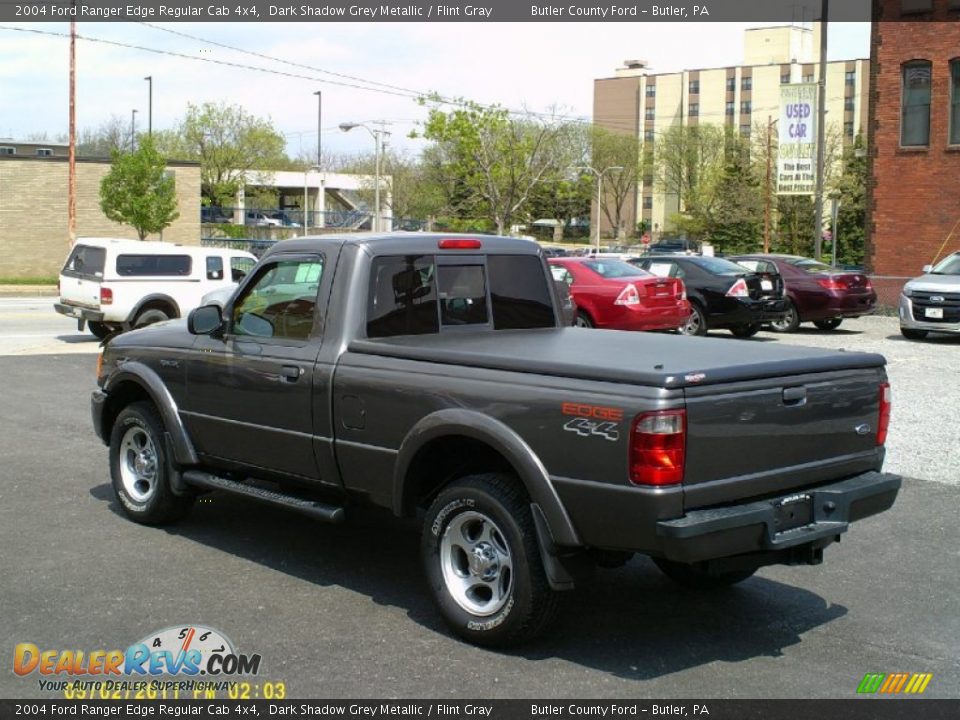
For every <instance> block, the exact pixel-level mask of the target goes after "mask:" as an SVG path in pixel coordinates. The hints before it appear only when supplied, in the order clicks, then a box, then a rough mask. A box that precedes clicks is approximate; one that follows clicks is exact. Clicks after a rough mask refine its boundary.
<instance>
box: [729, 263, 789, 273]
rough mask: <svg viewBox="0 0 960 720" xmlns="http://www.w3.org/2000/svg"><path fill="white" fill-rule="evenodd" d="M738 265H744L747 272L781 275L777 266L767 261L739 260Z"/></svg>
mask: <svg viewBox="0 0 960 720" xmlns="http://www.w3.org/2000/svg"><path fill="white" fill-rule="evenodd" d="M737 265H743V266H744V267H745V268H746V269H747V270H753V272H758V273H773V274H778V273H779V270H777V266H776V265H774V264H773V263H772V262H768V261H767V260H737Z"/></svg>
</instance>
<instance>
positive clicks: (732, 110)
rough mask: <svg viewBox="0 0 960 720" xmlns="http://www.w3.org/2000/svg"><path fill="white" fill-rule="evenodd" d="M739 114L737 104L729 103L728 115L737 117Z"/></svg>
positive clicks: (731, 101)
mask: <svg viewBox="0 0 960 720" xmlns="http://www.w3.org/2000/svg"><path fill="white" fill-rule="evenodd" d="M736 114H737V104H736V103H735V102H734V101H733V100H730V101H729V102H727V115H736Z"/></svg>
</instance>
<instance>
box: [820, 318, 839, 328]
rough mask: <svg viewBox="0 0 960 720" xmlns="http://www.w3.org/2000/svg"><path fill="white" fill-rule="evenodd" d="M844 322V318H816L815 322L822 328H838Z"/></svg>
mask: <svg viewBox="0 0 960 720" xmlns="http://www.w3.org/2000/svg"><path fill="white" fill-rule="evenodd" d="M842 322H843V318H830V319H829V320H814V321H813V324H814V325H815V326H816V327H817V328H819V329H820V330H836V329H837V328H838V327H840V323H842Z"/></svg>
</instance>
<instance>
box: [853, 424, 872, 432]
mask: <svg viewBox="0 0 960 720" xmlns="http://www.w3.org/2000/svg"><path fill="white" fill-rule="evenodd" d="M854 430H856V431H857V435H869V434H870V426H869V425H868V424H867V423H863V424H862V425H857V426H856V427H855V428H854Z"/></svg>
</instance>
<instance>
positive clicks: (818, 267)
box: [787, 258, 837, 273]
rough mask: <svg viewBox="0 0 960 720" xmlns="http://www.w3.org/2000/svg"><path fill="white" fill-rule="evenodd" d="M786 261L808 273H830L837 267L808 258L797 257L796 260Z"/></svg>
mask: <svg viewBox="0 0 960 720" xmlns="http://www.w3.org/2000/svg"><path fill="white" fill-rule="evenodd" d="M787 262H788V263H790V264H791V265H793V266H794V267H796V268H799V269H800V270H803V271H804V272H808V273H832V272H836V271H837V269H836V268H834V267H830V266H829V265H824V264H823V263H822V262H820V261H818V260H811V259H810V258H797V259H796V260H793V259H791V260H787Z"/></svg>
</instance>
